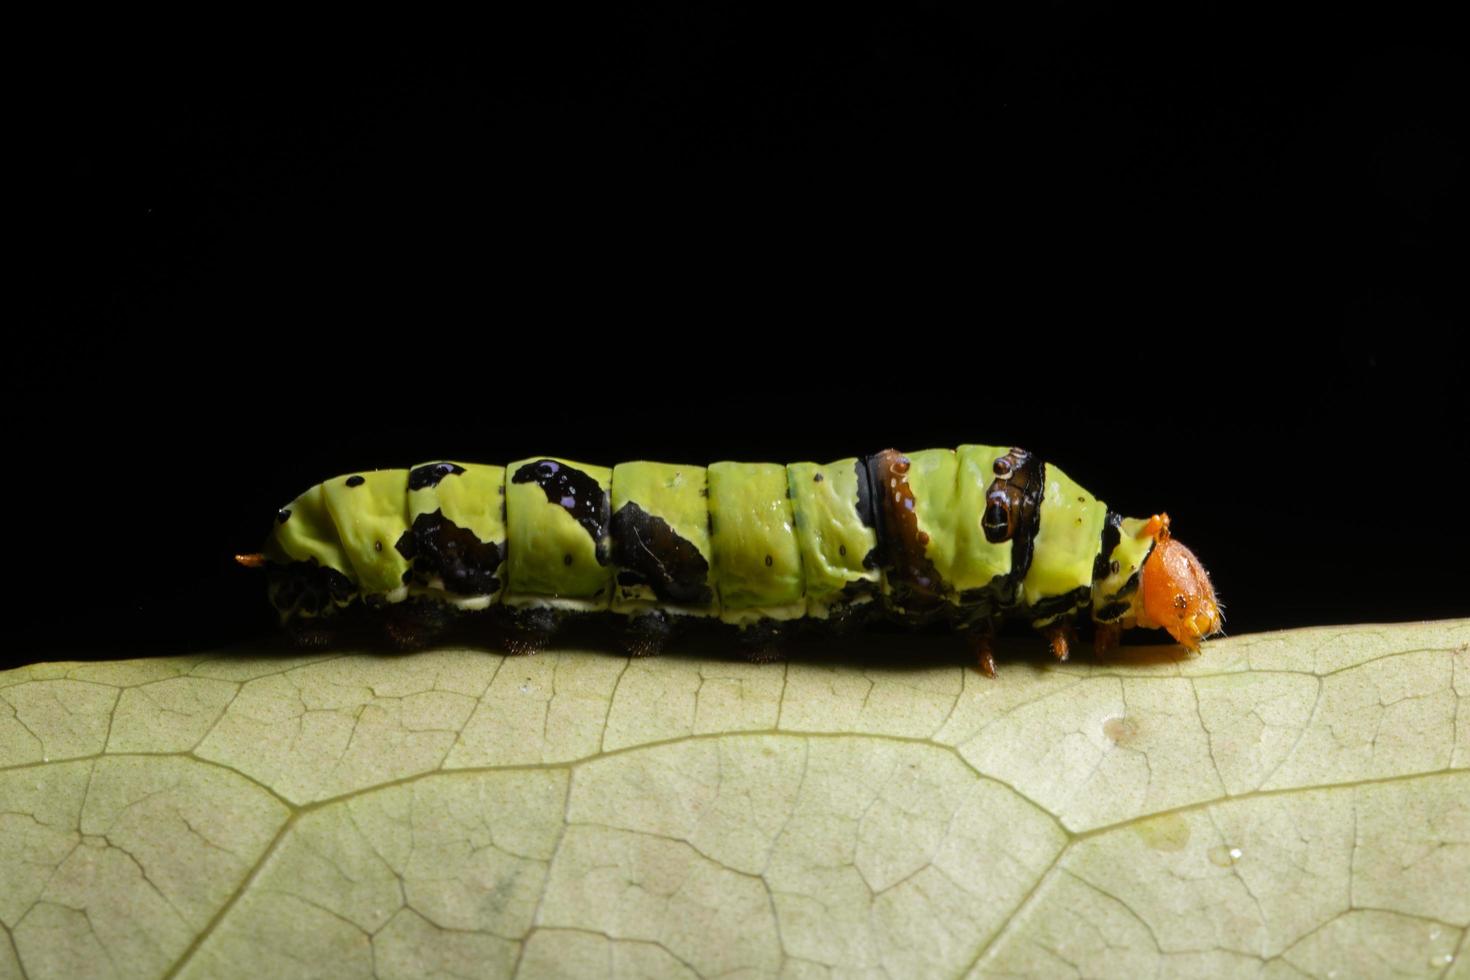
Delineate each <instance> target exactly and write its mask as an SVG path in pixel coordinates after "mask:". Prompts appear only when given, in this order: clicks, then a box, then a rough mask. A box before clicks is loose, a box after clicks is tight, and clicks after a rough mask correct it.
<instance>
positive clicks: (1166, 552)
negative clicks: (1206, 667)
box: [1138, 517, 1224, 650]
mask: <svg viewBox="0 0 1470 980" xmlns="http://www.w3.org/2000/svg"><path fill="white" fill-rule="evenodd" d="M1139 591H1140V592H1142V594H1143V595H1142V598H1143V610H1142V613H1141V614H1140V615H1139V617H1138V625H1139V626H1152V627H1162V628H1163V629H1166V630H1168V631H1169V635H1170V636H1172V637H1174V639H1175V640H1178V641H1179V643H1181V644H1182V645H1183V646H1185V647H1187V648H1189V649H1190V650H1198V649H1199V644H1200V640H1202V639H1204V638H1205V637H1207V636H1209V635H1211V634H1212V633H1218V632H1219V631H1220V624H1221V623H1222V622H1223V621H1224V617H1223V616H1222V615H1221V614H1220V603H1219V601H1218V600H1217V599H1216V598H1215V587H1214V586H1213V585H1211V584H1210V576H1209V574H1208V573H1207V572H1206V571H1205V566H1203V565H1201V564H1200V561H1199V559H1198V558H1196V557H1195V556H1194V552H1192V551H1190V550H1189V549H1188V548H1186V547H1184V545H1182V544H1180V543H1179V542H1178V541H1175V540H1174V539H1173V538H1172V537H1170V536H1169V527H1168V518H1167V517H1165V518H1163V526H1162V528H1160V530H1159V534H1158V541H1157V543H1156V544H1155V545H1154V549H1153V552H1152V553H1151V554H1150V555H1149V556H1148V560H1147V561H1146V562H1144V563H1143V576H1142V581H1141V582H1140V584H1139Z"/></svg>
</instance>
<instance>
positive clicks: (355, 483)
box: [347, 476, 367, 487]
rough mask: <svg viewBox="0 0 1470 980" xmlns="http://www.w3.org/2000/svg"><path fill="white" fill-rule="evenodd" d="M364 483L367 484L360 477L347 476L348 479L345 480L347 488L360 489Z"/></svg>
mask: <svg viewBox="0 0 1470 980" xmlns="http://www.w3.org/2000/svg"><path fill="white" fill-rule="evenodd" d="M366 482H367V481H366V480H364V479H363V478H362V477H360V476H349V477H348V478H347V485H348V486H349V487H360V486H362V485H363V484H364V483H366Z"/></svg>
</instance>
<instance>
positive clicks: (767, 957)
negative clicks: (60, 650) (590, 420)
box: [0, 620, 1470, 978]
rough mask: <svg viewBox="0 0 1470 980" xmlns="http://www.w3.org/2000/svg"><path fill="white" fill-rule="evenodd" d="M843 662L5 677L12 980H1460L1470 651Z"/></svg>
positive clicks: (189, 665)
mask: <svg viewBox="0 0 1470 980" xmlns="http://www.w3.org/2000/svg"><path fill="white" fill-rule="evenodd" d="M833 642H834V643H838V642H843V643H847V642H848V641H833ZM864 642H865V643H866V646H865V647H864V651H865V653H866V656H856V657H855V658H854V659H853V660H852V661H851V662H848V663H842V662H840V661H839V660H838V659H837V657H838V656H840V655H841V653H842V652H843V651H841V650H839V651H837V652H836V654H835V655H834V656H832V657H831V658H830V659H823V660H820V661H806V662H802V661H795V662H792V663H789V664H786V665H775V664H767V665H753V664H745V663H732V662H727V661H723V660H713V659H698V658H693V657H689V656H666V657H660V658H649V659H645V660H632V661H629V660H626V659H623V658H620V657H616V656H613V655H610V654H608V653H606V652H584V651H559V652H548V653H543V654H540V655H537V656H535V657H529V658H505V657H501V656H499V655H495V654H491V653H485V652H478V651H464V650H440V651H429V652H424V653H419V654H413V655H406V656H377V655H359V654H347V653H344V654H336V655H318V656H306V657H302V656H283V655H279V654H269V653H260V652H255V653H245V652H239V651H233V652H224V653H219V654H213V655H208V656H195V657H186V658H173V659H162V658H160V659H153V660H137V661H127V662H116V663H53V664H37V665H34V666H31V667H26V668H21V669H19V670H13V671H9V672H5V673H0V978H9V977H29V978H41V977H71V976H121V977H133V976H137V977H154V976H167V975H177V976H184V977H229V976H241V977H246V976H252V977H253V976H273V977H274V976H280V977H290V976H302V977H308V976H310V977H322V976H350V977H361V976H378V977H420V976H443V977H450V976H508V975H522V976H566V975H574V976H600V975H612V976H670V977H712V976H727V975H735V976H750V977H756V976H783V977H807V976H811V977H817V976H834V975H837V976H858V975H862V976H880V975H887V976H917V975H923V976H963V975H967V974H969V975H973V976H1071V975H1078V976H1088V977H1092V976H1097V977H1108V976H1119V977H1130V978H1131V977H1138V976H1201V977H1204V976H1210V977H1213V976H1265V977H1299V976H1322V977H1329V976H1335V977H1351V976H1387V975H1405V976H1445V975H1448V976H1461V977H1464V976H1467V975H1470V964H1467V960H1470V948H1467V946H1470V944H1467V938H1466V937H1467V932H1470V704H1467V700H1470V620H1458V621H1451V622H1440V623H1422V624H1409V625H1401V626H1373V627H1334V628H1330V629H1316V630H1301V631H1293V632H1287V633H1275V634H1263V635H1258V636H1243V637H1235V638H1232V639H1228V640H1223V641H1219V642H1215V643H1210V644H1207V645H1206V647H1205V650H1204V652H1203V654H1202V655H1201V656H1199V657H1194V658H1189V659H1185V660H1174V659H1171V658H1172V657H1173V656H1175V651H1174V650H1173V649H1172V648H1157V647H1155V648H1146V649H1141V650H1133V651H1125V652H1124V653H1123V654H1122V655H1120V656H1117V657H1115V658H1113V659H1111V660H1109V661H1108V662H1106V663H1097V662H1093V661H1091V660H1090V658H1087V657H1082V658H1080V659H1079V660H1078V661H1075V662H1072V663H1068V664H1055V663H1048V662H1043V661H1042V660H1040V659H1025V658H1022V659H1015V658H1012V659H1010V660H1003V661H1002V673H1001V676H1000V678H999V679H998V680H988V679H986V678H984V677H983V676H981V675H980V674H978V673H977V672H976V671H974V670H973V669H968V668H965V667H962V666H960V665H957V664H954V663H952V662H951V663H941V662H940V661H939V660H938V659H936V658H935V657H934V656H932V655H930V656H926V657H920V658H919V660H918V662H917V663H916V665H913V666H908V667H904V666H902V665H901V657H902V653H903V651H901V650H900V651H895V650H894V649H893V647H894V645H906V644H910V643H913V644H916V645H917V644H920V643H921V641H920V640H917V639H916V640H912V641H910V640H909V639H906V638H904V637H901V636H896V635H883V636H881V637H877V638H869V639H868V640H866V641H864ZM924 642H927V641H924ZM885 646H886V648H887V649H886V650H883V651H882V652H883V654H884V659H877V658H875V656H874V651H875V650H878V649H879V648H880V647H885ZM915 648H916V649H917V647H915ZM930 649H931V651H932V646H931V648H930ZM1003 652H1004V651H1003Z"/></svg>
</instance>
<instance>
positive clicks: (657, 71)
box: [6, 3, 1470, 663]
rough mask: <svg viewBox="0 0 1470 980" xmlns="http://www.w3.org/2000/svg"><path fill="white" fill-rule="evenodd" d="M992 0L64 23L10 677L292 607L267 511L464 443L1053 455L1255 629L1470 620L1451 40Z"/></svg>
mask: <svg viewBox="0 0 1470 980" xmlns="http://www.w3.org/2000/svg"><path fill="white" fill-rule="evenodd" d="M978 6H980V5H966V4H944V3H931V4H925V5H918V6H913V7H901V6H897V5H895V6H893V7H890V8H883V9H879V8H867V7H861V6H844V7H843V8H841V10H840V11H835V10H827V11H822V12H810V13H806V14H803V15H800V17H799V18H793V15H792V13H791V12H790V11H789V10H788V11H784V12H783V13H781V14H779V15H766V14H755V13H749V12H740V11H737V10H734V9H732V8H714V7H706V8H704V9H701V10H697V11H691V10H688V9H685V5H679V4H667V5H663V6H653V5H645V6H640V7H639V8H637V9H636V10H635V11H631V12H624V13H620V14H618V15H616V16H608V17H605V18H604V19H603V20H602V21H601V22H589V21H588V20H586V19H584V18H582V17H581V16H577V17H573V16H572V15H571V14H570V13H569V12H568V13H567V14H566V17H565V22H558V23H545V22H543V23H527V22H524V21H513V20H509V19H507V20H502V21H496V22H485V23H476V24H474V25H451V24H445V25H442V26H441V29H440V30H439V31H438V33H437V35H436V36H435V37H434V38H432V39H431V42H430V43H429V44H428V45H425V46H424V47H422V48H419V49H416V50H415V51H413V53H411V54H407V53H405V48H404V45H405V44H406V43H407V42H406V40H405V39H403V38H396V39H394V42H395V43H394V46H392V47H386V46H383V45H381V44H377V43H366V42H362V41H361V40H360V39H359V38H356V37H348V36H346V35H345V34H338V35H335V36H330V37H329V39H328V40H325V41H320V42H317V41H313V42H311V43H305V42H302V43H301V44H300V45H299V46H294V47H289V49H288V48H287V47H283V46H282V45H281V44H280V37H282V36H294V35H295V32H294V30H293V29H292V27H293V25H285V24H276V25H268V29H267V31H266V32H265V36H264V37H262V38H260V39H259V40H258V41H257V40H256V39H255V38H253V37H252V38H249V39H247V40H246V41H243V42H242V41H241V39H239V38H237V37H234V36H233V35H232V34H231V33H229V32H228V31H221V30H207V31H206V30H202V29H201V30H199V31H198V32H197V34H195V35H190V36H189V37H188V40H187V41H185V40H182V39H181V40H179V41H177V42H170V43H169V44H167V45H161V44H157V43H154V44H149V45H142V46H132V45H131V44H129V43H125V42H123V41H121V40H117V41H115V42H109V41H104V42H102V43H99V44H98V45H97V46H96V48H95V49H93V48H88V49H86V50H83V49H80V48H78V49H69V50H68V51H67V52H66V53H65V54H63V55H61V56H59V57H58V58H57V59H56V60H55V61H54V62H53V63H52V65H51V70H50V71H48V72H47V73H45V74H44V75H43V76H42V77H41V81H40V82H39V83H38V84H37V86H36V93H37V94H38V95H39V100H38V101H39V104H40V106H41V110H42V113H41V114H42V116H43V117H44V118H45V120H46V125H45V126H44V127H43V129H44V135H43V137H42V138H41V139H40V140H38V141H37V145H39V146H40V147H41V148H42V149H41V153H40V156H41V158H42V159H43V160H44V162H45V164H46V166H47V167H48V168H49V170H50V176H51V177H52V178H53V179H52V181H50V182H49V183H48V184H47V185H46V186H47V188H48V189H47V190H46V191H44V192H43V194H44V195H45V197H44V200H43V203H44V204H45V205H46V206H47V208H48V210H49V212H50V220H49V222H48V227H49V229H50V231H49V234H47V235H45V236H43V238H42V239H40V240H39V242H38V245H37V247H36V249H35V250H34V251H35V253H36V254H38V255H39V256H40V258H41V260H42V263H43V265H44V266H46V267H47V269H48V270H49V271H50V272H52V273H54V274H55V275H54V276H52V275H47V276H44V277H41V279H39V280H38V282H41V283H43V284H44V285H43V291H44V297H43V307H44V311H43V312H44V313H46V314H48V315H45V316H43V317H41V318H39V320H38V322H40V323H46V324H50V325H49V326H46V327H43V328H42V329H36V330H30V331H26V332H24V333H22V334H21V336H20V337H18V338H17V339H16V340H15V341H13V343H14V344H15V347H14V348H13V354H12V357H11V358H10V364H9V369H8V371H7V374H8V375H9V376H10V383H9V384H8V386H7V391H8V395H9V397H10V399H11V400H12V406H11V410H10V415H11V426H10V431H11V433H12V438H13V440H14V445H13V448H12V452H11V457H12V459H14V460H16V461H18V465H17V468H16V471H15V473H14V475H13V478H12V480H11V482H12V485H13V486H16V487H17V488H18V490H19V496H20V503H19V506H17V507H16V508H15V509H14V510H13V511H12V513H13V515H14V519H15V522H16V525H17V527H16V529H15V530H14V531H13V532H12V535H11V538H10V554H11V556H12V562H13V563H14V564H15V565H16V566H17V567H18V568H19V569H20V571H21V575H20V581H19V583H16V584H12V589H13V590H17V591H13V593H12V595H11V601H10V603H9V606H10V615H11V617H12V622H13V624H14V626H15V628H14V630H13V631H12V636H13V639H12V642H11V643H9V644H7V647H8V654H7V657H6V661H7V662H8V663H24V662H28V661H31V660H36V659H46V658H52V657H58V656H84V657H111V656H118V655H124V654H135V653H148V652H179V651H184V650H197V649H201V648H207V647H210V646H214V645H217V644H222V643H228V642H232V641H235V640H240V639H245V638H249V637H255V636H268V635H270V634H271V631H272V628H273V621H272V616H271V615H270V613H269V611H268V610H267V609H266V607H265V600H264V595H263V585H262V583H261V582H260V581H259V579H258V578H257V577H255V576H252V575H251V574H250V573H247V572H245V571H243V570H240V569H237V568H235V567H234V566H233V564H232V562H231V560H230V556H231V555H233V554H234V553H235V552H237V551H251V550H255V549H256V548H258V547H259V544H260V542H261V540H262V538H263V536H264V534H265V533H266V532H267V530H268V529H269V526H270V520H271V515H272V514H273V513H274V511H275V509H276V508H277V507H279V506H280V505H281V504H282V503H284V502H286V501H287V500H289V499H290V498H292V497H293V496H295V495H296V494H297V493H298V492H300V491H301V490H302V489H304V488H305V487H306V486H309V485H310V484H312V483H314V482H317V481H319V480H321V479H323V478H325V477H327V476H330V475H334V474H337V473H342V472H350V471H352V470H356V469H365V468H372V467H380V466H403V465H409V464H412V463H416V462H421V461H424V460H428V459H434V458H438V457H441V456H445V457H453V458H461V459H473V460H482V461H487V462H508V461H510V460H512V459H515V458H518V457H521V456H524V455H530V454H540V453H554V454H557V455H563V456H571V457H573V458H581V459H585V460H587V461H589V462H598V463H609V464H610V463H613V462H616V461H618V460H621V459H629V458H640V457H642V458H659V459H669V460H675V461H691V462H707V461H710V460H714V459H719V458H737V459H751V460H759V459H768V460H778V461H785V460H793V459H800V458H816V459H830V458H837V457H841V456H847V455H855V454H860V453H865V452H870V451H874V450H876V449H880V448H883V447H885V446H889V445H893V446H897V447H899V448H905V449H917V448H923V447H926V446H932V445H941V446H952V445H956V444H958V443H960V442H970V441H973V442H997V443H1007V442H1015V443H1018V444H1021V445H1024V446H1026V447H1028V448H1030V449H1033V450H1035V451H1037V452H1039V453H1041V454H1043V455H1044V456H1045V457H1046V458H1048V459H1050V460H1052V461H1053V462H1055V463H1057V464H1059V465H1061V466H1062V467H1063V468H1064V469H1066V470H1067V471H1068V472H1069V473H1070V474H1071V475H1072V476H1074V477H1075V478H1076V479H1078V480H1079V481H1080V482H1081V483H1082V484H1083V485H1084V486H1087V487H1088V488H1089V489H1091V490H1092V491H1094V492H1095V493H1096V494H1098V496H1100V497H1101V498H1103V499H1105V500H1107V501H1108V502H1109V503H1110V504H1111V505H1113V506H1114V507H1116V508H1118V509H1121V510H1124V511H1125V512H1128V513H1133V514H1139V515H1147V514H1149V513H1152V512H1154V511H1156V510H1168V511H1169V513H1170V514H1171V515H1172V516H1173V518H1174V526H1175V530H1176V533H1177V535H1178V536H1179V537H1180V538H1181V539H1182V540H1184V541H1185V542H1186V543H1188V544H1189V545H1190V546H1191V547H1193V548H1194V549H1195V551H1196V552H1197V553H1198V554H1199V555H1200V556H1201V557H1202V559H1203V560H1204V562H1205V563H1206V565H1207V566H1208V567H1209V568H1210V569H1211V571H1212V573H1213V575H1214V577H1215V581H1216V585H1217V587H1218V589H1219V592H1220V594H1221V595H1222V597H1223V598H1224V600H1225V602H1226V604H1227V606H1228V619H1227V627H1228V628H1229V630H1230V631H1231V632H1248V631H1256V630H1265V629H1274V628H1282V627H1289V626H1297V625H1307V624H1317V623H1341V622H1361V621H1384V620H1404V619H1420V618H1431V617H1444V616H1452V615H1464V614H1466V613H1467V612H1470V598H1467V590H1466V582H1467V581H1470V575H1466V574H1465V563H1466V561H1467V555H1470V533H1467V531H1466V526H1467V521H1470V489H1467V486H1466V484H1464V483H1463V482H1460V481H1459V479H1458V478H1457V476H1456V472H1455V471H1456V470H1458V469H1459V467H1460V460H1461V459H1462V458H1463V456H1464V454H1465V451H1466V448H1467V446H1466V439H1465V435H1464V428H1465V426H1464V417H1465V415H1466V411H1465V407H1464V406H1465V403H1466V384H1467V376H1470V365H1467V359H1466V357H1465V353H1464V350H1465V348H1464V345H1463V341H1462V340H1461V339H1459V337H1458V336H1457V335H1456V333H1455V330H1454V328H1455V327H1456V326H1458V324H1459V323H1460V322H1461V320H1460V319H1459V318H1460V317H1461V316H1462V308H1461V305H1460V304H1461V302H1462V299H1463V283H1464V276H1463V267H1462V266H1460V265H1458V264H1457V261H1456V260H1455V259H1454V258H1453V256H1454V255H1455V249H1456V248H1457V247H1459V246H1462V245H1463V227H1464V225H1463V192H1464V155H1465V147H1464V142H1463V136H1462V133H1461V130H1460V128H1459V126H1458V125H1457V123H1458V122H1459V121H1461V120H1458V119H1457V117H1456V115H1455V114H1454V109H1455V107H1456V106H1457V99H1456V97H1454V96H1453V95H1452V93H1453V92H1456V91H1463V90H1464V88H1465V82H1466V79H1465V77H1464V75H1465V73H1464V70H1463V62H1462V61H1461V60H1460V59H1459V57H1458V56H1457V55H1456V54H1454V53H1452V51H1451V49H1450V47H1449V32H1448V31H1447V30H1445V29H1444V26H1443V25H1440V24H1436V23H1430V22H1415V21H1413V20H1412V19H1411V18H1410V16H1409V15H1396V16H1398V18H1399V19H1397V20H1394V21H1392V22H1386V21H1383V20H1381V19H1379V20H1362V21H1350V20H1347V19H1345V18H1347V17H1348V15H1347V14H1345V13H1342V12H1337V13H1334V14H1333V15H1332V17H1331V18H1325V17H1322V18H1319V17H1318V16H1316V15H1307V14H1301V15H1292V16H1295V17H1297V19H1296V20H1289V19H1283V18H1282V16H1281V15H1280V14H1279V13H1277V14H1273V15H1272V16H1271V17H1269V18H1262V17H1260V16H1257V15H1249V14H1246V13H1244V12H1236V11H1235V10H1233V9H1231V10H1223V9H1209V8H1204V9H1200V10H1198V11H1194V12H1181V11H1178V10H1171V11H1169V12H1168V13H1167V14H1164V13H1161V12H1160V11H1157V10H1149V11H1144V10H1141V9H1139V10H1135V9H1134V8H1133V7H1132V6H1131V5H1113V6H1110V5H1105V4H1096V5H1078V4H1065V3H1063V4H1052V5H1048V6H1046V7H1045V8H1044V9H1043V8H1041V7H1039V6H1038V5H1007V6H1005V7H1004V8H996V9H976V8H977V7H978ZM227 39H228V40H227ZM347 52H355V53H347ZM1452 123H1454V124H1452Z"/></svg>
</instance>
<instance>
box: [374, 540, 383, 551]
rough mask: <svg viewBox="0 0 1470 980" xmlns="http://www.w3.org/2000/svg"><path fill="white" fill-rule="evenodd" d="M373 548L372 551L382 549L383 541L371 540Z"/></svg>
mask: <svg viewBox="0 0 1470 980" xmlns="http://www.w3.org/2000/svg"><path fill="white" fill-rule="evenodd" d="M373 550H374V551H382V550H383V542H381V541H374V542H373Z"/></svg>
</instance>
